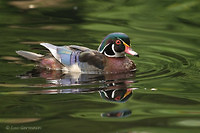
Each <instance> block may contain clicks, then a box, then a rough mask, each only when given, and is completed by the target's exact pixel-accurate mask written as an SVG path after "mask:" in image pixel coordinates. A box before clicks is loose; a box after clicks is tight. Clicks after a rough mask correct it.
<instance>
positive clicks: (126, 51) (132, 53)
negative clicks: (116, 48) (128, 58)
mask: <svg viewBox="0 0 200 133" xmlns="http://www.w3.org/2000/svg"><path fill="white" fill-rule="evenodd" d="M124 45H125V53H127V54H130V55H133V56H137V57H139V54H138V53H136V52H135V51H133V50H132V49H131V48H130V46H129V45H127V44H124Z"/></svg>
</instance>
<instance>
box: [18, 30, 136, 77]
mask: <svg viewBox="0 0 200 133" xmlns="http://www.w3.org/2000/svg"><path fill="white" fill-rule="evenodd" d="M40 45H42V46H44V47H45V48H47V49H48V50H49V51H50V54H47V55H41V54H36V53H33V52H28V51H22V50H19V51H16V53H17V54H19V55H21V56H23V57H25V58H27V59H30V60H33V61H37V62H38V64H39V67H42V68H47V69H51V70H63V72H64V73H69V72H81V73H87V74H89V73H91V74H97V73H109V74H111V73H125V72H130V71H135V70H136V65H135V64H134V62H133V61H132V60H130V59H129V58H128V57H127V56H126V55H125V54H126V53H127V54H130V55H133V56H137V57H139V55H138V54H137V53H136V52H134V51H133V50H132V49H131V48H130V45H131V44H130V39H129V37H128V36H127V35H126V34H124V33H118V32H117V33H111V34H109V35H107V36H106V37H105V38H104V40H103V41H102V42H101V44H100V46H99V48H98V50H92V49H89V48H86V47H82V46H76V45H69V46H55V45H52V44H49V43H40Z"/></svg>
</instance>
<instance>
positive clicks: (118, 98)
mask: <svg viewBox="0 0 200 133" xmlns="http://www.w3.org/2000/svg"><path fill="white" fill-rule="evenodd" d="M134 75H135V73H134V72H131V73H122V74H104V75H99V74H80V73H73V74H63V73H62V72H61V71H57V70H47V69H38V68H35V69H33V70H31V71H29V72H27V73H26V74H23V75H20V77H21V78H22V79H24V78H25V79H27V78H34V77H41V78H44V79H46V82H47V83H46V84H42V85H41V84H40V85H35V86H37V87H45V88H46V87H47V88H49V87H64V86H74V88H72V89H46V90H41V91H32V92H31V93H35V94H64V93H65V94H68V93H72V94H81V93H96V92H99V94H100V96H101V98H103V99H105V100H107V101H109V102H117V103H124V102H126V101H127V100H128V99H129V98H130V97H131V96H132V91H133V90H134V89H136V88H130V87H129V86H130V84H131V83H134V80H133V79H134ZM84 85H92V87H90V86H89V87H87V88H85V86H84ZM94 86H95V87H94ZM81 87H84V88H81ZM129 115H131V111H130V110H129V109H120V110H115V111H110V112H105V113H102V114H101V116H102V117H111V118H113V117H117V118H122V117H127V116H129Z"/></svg>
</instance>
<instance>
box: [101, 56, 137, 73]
mask: <svg viewBox="0 0 200 133" xmlns="http://www.w3.org/2000/svg"><path fill="white" fill-rule="evenodd" d="M135 68H136V66H135V64H134V63H133V61H132V60H130V59H129V58H128V57H126V56H125V57H120V58H119V57H118V58H117V57H106V61H105V67H104V72H111V73H124V72H129V71H132V70H134V69H135Z"/></svg>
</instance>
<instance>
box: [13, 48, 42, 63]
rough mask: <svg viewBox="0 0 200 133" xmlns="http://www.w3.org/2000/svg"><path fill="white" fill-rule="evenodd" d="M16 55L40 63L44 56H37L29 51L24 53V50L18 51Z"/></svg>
mask: <svg viewBox="0 0 200 133" xmlns="http://www.w3.org/2000/svg"><path fill="white" fill-rule="evenodd" d="M16 53H17V54H18V55H21V56H22V57H24V58H27V59H29V60H33V61H38V60H39V59H41V57H43V56H44V55H41V54H37V53H33V52H29V51H23V50H19V51H16Z"/></svg>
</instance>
